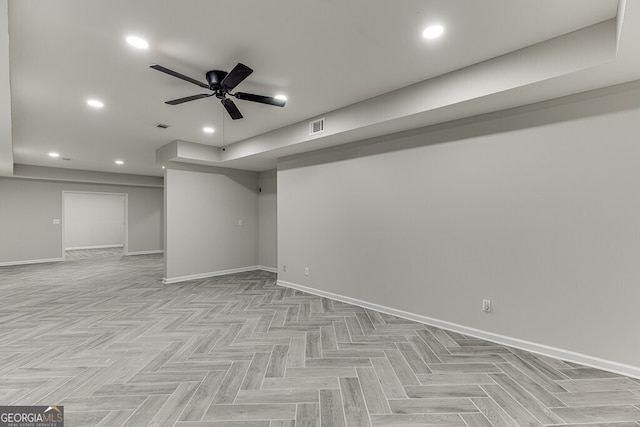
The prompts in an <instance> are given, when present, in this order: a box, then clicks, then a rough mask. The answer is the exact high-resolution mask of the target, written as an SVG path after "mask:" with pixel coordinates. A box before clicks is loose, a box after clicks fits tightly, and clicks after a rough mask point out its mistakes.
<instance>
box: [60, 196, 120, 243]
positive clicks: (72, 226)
mask: <svg viewBox="0 0 640 427" xmlns="http://www.w3.org/2000/svg"><path fill="white" fill-rule="evenodd" d="M124 223H125V196H124V195H119V194H109V193H64V221H63V224H62V225H63V228H64V246H65V248H66V249H73V248H76V249H80V248H95V247H108V246H111V247H113V246H124Z"/></svg>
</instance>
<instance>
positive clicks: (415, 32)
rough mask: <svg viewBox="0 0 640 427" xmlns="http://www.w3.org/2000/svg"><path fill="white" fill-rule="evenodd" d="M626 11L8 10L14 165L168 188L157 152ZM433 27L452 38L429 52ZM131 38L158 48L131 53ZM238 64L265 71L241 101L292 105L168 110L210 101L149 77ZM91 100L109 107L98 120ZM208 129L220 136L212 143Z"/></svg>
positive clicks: (77, 6)
mask: <svg viewBox="0 0 640 427" xmlns="http://www.w3.org/2000/svg"><path fill="white" fill-rule="evenodd" d="M617 8H618V2H617V1H616V0H535V1H534V0H483V1H468V0H464V1H463V0H440V1H435V0H403V1H395V2H391V1H381V0H380V1H372V0H342V1H338V0H308V1H295V0H269V1H264V0H246V1H231V0H224V1H223V0H219V1H211V0H189V1H179V0H163V1H157V0H135V1H130V0H128V1H123V0H115V1H114V0H56V1H50V0H9V2H8V16H9V18H8V21H9V22H8V24H9V46H10V54H9V58H2V59H1V60H2V61H5V62H4V63H6V61H7V60H8V61H9V66H10V72H11V77H10V88H11V119H10V120H11V121H12V122H11V125H12V141H11V142H12V149H13V156H14V162H15V163H19V164H29V165H39V166H52V167H65V168H73V169H86V170H98V171H111V172H123V173H132V174H146V175H161V174H162V171H161V169H160V166H158V165H156V164H155V150H156V149H157V148H159V147H162V146H164V145H165V144H167V143H169V142H171V141H174V140H181V141H189V142H195V143H199V144H205V145H211V146H223V145H229V144H232V143H235V142H238V141H242V140H246V139H249V138H252V137H255V136H256V135H260V134H263V133H265V132H270V131H273V130H275V129H278V128H281V127H284V126H288V125H291V124H294V123H297V122H300V121H303V120H307V119H310V118H313V117H317V116H320V115H322V114H324V113H325V112H329V111H332V110H335V109H338V108H341V107H345V106H347V105H350V104H354V103H357V102H360V101H363V100H366V99H369V98H371V97H374V96H378V95H381V94H384V93H387V92H390V91H393V90H397V89H400V88H403V87H406V86H408V85H411V84H414V83H417V82H421V81H424V80H427V79H430V78H433V77H436V76H439V75H443V74H446V73H449V72H452V71H454V70H458V69H461V68H464V67H468V66H470V65H473V64H477V63H479V62H482V61H486V60H489V59H491V58H494V57H497V56H500V55H505V54H507V53H509V52H513V51H516V50H518V49H521V48H524V47H526V46H530V45H533V44H536V43H539V42H542V41H545V40H549V39H552V38H554V37H558V36H562V35H564V34H567V33H570V32H572V31H576V30H579V29H582V28H584V27H588V26H590V25H593V24H597V23H599V22H602V21H606V20H610V19H612V18H614V17H615V16H616V13H617ZM434 23H440V24H443V25H444V26H445V27H446V30H445V33H444V35H443V36H442V37H441V38H440V39H437V40H433V41H427V40H424V39H423V38H422V37H421V32H422V30H423V29H424V28H425V27H426V26H428V25H430V24H434ZM129 34H135V35H139V36H142V37H144V38H146V39H147V40H148V41H149V43H150V47H149V49H147V50H145V51H140V50H136V49H133V48H131V47H130V46H128V45H127V44H126V43H125V36H127V35H129ZM237 62H242V63H245V64H247V65H249V66H250V67H252V68H253V69H254V70H255V71H254V73H253V74H252V75H251V76H250V77H249V78H248V79H247V80H245V81H244V82H243V83H242V84H241V85H240V86H239V87H238V90H241V91H244V92H256V93H261V94H266V95H275V94H276V93H284V94H286V95H287V96H288V97H289V101H288V103H287V106H286V107H284V108H276V107H270V106H264V105H260V104H253V103H250V102H246V101H237V102H236V104H237V105H238V107H239V108H240V110H241V111H242V113H243V114H244V116H245V118H244V119H242V120H238V121H232V120H230V119H229V118H228V116H226V115H225V114H223V110H222V107H221V106H220V104H219V103H218V102H217V101H215V99H214V98H208V99H204V100H199V101H194V102H191V103H187V104H183V105H179V106H168V105H165V104H164V103H163V102H164V101H166V100H170V99H174V98H179V97H183V96H188V95H193V94H198V93H203V92H206V90H203V89H201V88H199V87H197V86H194V85H191V84H189V83H187V82H184V81H181V80H178V79H175V78H172V77H170V76H167V75H165V74H162V73H159V72H157V71H154V70H151V69H150V68H149V65H150V64H153V63H158V64H161V65H163V66H165V67H169V68H172V69H174V70H176V71H178V72H181V73H183V74H187V75H189V76H191V77H194V78H196V79H197V80H201V81H204V73H205V72H206V71H208V70H211V69H222V70H230V69H231V68H232V67H233V66H234V65H235V64H236V63H237ZM89 97H95V98H100V99H102V100H103V101H104V102H105V107H104V108H103V109H102V110H92V109H90V108H88V107H87V106H86V104H85V100H86V99H87V98H89ZM157 123H165V124H168V125H170V128H169V129H166V130H161V129H158V128H156V127H155V125H156V124H157ZM205 125H206V126H212V127H214V128H215V129H216V132H215V133H214V134H213V135H207V134H204V133H203V132H202V127H203V126H205ZM4 143H5V144H6V141H5V142H4ZM50 151H57V152H59V153H60V154H61V155H62V156H63V157H68V158H70V159H71V160H68V161H65V160H60V159H51V158H49V157H48V155H47V153H48V152H50ZM115 159H123V160H124V161H125V164H124V165H122V166H116V165H115V164H114V160H115ZM269 165H272V164H269ZM267 166H268V165H267V163H264V164H259V163H258V164H251V168H253V169H256V170H260V169H263V168H267ZM234 167H240V168H241V167H243V164H242V163H237V164H235V165H234ZM269 167H272V166H269Z"/></svg>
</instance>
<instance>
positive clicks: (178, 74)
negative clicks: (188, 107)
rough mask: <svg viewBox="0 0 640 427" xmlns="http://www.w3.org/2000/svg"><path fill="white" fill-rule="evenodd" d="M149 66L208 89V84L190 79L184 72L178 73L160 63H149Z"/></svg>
mask: <svg viewBox="0 0 640 427" xmlns="http://www.w3.org/2000/svg"><path fill="white" fill-rule="evenodd" d="M150 67H151V68H153V69H154V70H158V71H161V72H163V73H165V74H169V75H170V76H173V77H177V78H179V79H182V80H184V81H186V82H189V83H193V84H194V85H198V86H200V87H203V88H205V89H209V85H208V84H206V83H202V82H199V81H197V80H196V79H192V78H191V77H188V76H185V75H184V74H180V73H178V72H176V71H173V70H170V69H168V68H166V67H163V66H162V65H158V64H153V65H150Z"/></svg>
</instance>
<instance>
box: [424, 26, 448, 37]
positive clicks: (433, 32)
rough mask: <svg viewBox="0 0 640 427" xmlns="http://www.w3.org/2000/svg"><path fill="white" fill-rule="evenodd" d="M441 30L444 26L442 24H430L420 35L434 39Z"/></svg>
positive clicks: (440, 33) (439, 34)
mask: <svg viewBox="0 0 640 427" xmlns="http://www.w3.org/2000/svg"><path fill="white" fill-rule="evenodd" d="M443 32H444V27H443V26H442V25H431V26H430V27H427V28H426V29H425V30H424V31H423V32H422V37H424V38H425V39H435V38H436V37H440V36H441V35H442V33H443Z"/></svg>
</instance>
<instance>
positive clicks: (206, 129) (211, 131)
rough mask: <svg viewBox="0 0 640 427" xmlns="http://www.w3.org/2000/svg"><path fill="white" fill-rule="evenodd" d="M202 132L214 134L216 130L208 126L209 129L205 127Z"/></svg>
mask: <svg viewBox="0 0 640 427" xmlns="http://www.w3.org/2000/svg"><path fill="white" fill-rule="evenodd" d="M202 131H203V132H205V133H214V132H215V131H216V130H215V129H214V128H212V127H208V126H207V127H203V128H202Z"/></svg>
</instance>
